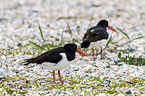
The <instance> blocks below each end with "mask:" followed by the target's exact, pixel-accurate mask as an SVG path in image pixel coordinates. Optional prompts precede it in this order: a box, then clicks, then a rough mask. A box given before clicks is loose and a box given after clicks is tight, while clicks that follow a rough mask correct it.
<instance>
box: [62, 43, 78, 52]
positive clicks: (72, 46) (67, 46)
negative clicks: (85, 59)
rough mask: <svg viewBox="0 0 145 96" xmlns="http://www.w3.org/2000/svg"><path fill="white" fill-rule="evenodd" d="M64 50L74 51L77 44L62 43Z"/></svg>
mask: <svg viewBox="0 0 145 96" xmlns="http://www.w3.org/2000/svg"><path fill="white" fill-rule="evenodd" d="M64 50H65V51H66V52H68V53H75V52H76V50H77V45H76V44H74V43H69V44H66V45H64Z"/></svg>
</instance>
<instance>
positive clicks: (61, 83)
mask: <svg viewBox="0 0 145 96" xmlns="http://www.w3.org/2000/svg"><path fill="white" fill-rule="evenodd" d="M58 75H59V78H60V81H61V84H63V83H64V82H63V80H62V78H61V75H60V70H58Z"/></svg>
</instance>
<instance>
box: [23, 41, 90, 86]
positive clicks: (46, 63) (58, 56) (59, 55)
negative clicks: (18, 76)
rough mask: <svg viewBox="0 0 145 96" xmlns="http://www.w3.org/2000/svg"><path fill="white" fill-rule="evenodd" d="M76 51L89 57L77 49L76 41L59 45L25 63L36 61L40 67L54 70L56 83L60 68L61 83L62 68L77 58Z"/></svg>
mask: <svg viewBox="0 0 145 96" xmlns="http://www.w3.org/2000/svg"><path fill="white" fill-rule="evenodd" d="M75 52H79V53H81V54H83V55H85V56H87V57H88V55H86V54H85V53H83V52H81V51H80V50H78V49H77V45H76V44H74V43H69V44H66V45H64V47H58V48H56V49H52V50H49V51H47V52H45V53H43V54H41V55H39V56H37V57H35V58H31V59H26V60H25V63H24V65H28V64H30V63H36V64H38V65H40V67H42V68H44V69H48V70H52V71H53V82H54V83H55V71H56V70H58V75H59V78H60V81H61V83H62V84H63V83H64V82H63V80H62V78H61V75H60V70H61V69H64V68H66V67H68V66H69V65H70V63H71V62H70V61H72V60H74V59H75Z"/></svg>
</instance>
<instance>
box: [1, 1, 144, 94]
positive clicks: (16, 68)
mask: <svg viewBox="0 0 145 96" xmlns="http://www.w3.org/2000/svg"><path fill="white" fill-rule="evenodd" d="M144 4H145V0H142V1H141V0H128V1H126V0H108V1H106V0H99V1H98V0H97V1H96V0H58V1H54V0H37V1H36V0H12V1H11V2H10V1H6V0H0V33H1V35H0V58H1V59H0V80H1V81H0V94H2V95H12V94H13V95H14V94H15V95H21V94H25V95H29V96H31V95H100V96H103V95H104V96H105V95H124V94H126V95H127V94H130V95H145V66H144V65H145V63H144V62H145V60H144V57H145V40H144V39H145V38H143V36H145V32H144V30H145V27H144V26H145V21H144V20H145V12H144V10H145V7H144ZM101 19H106V20H108V21H109V25H110V26H112V27H113V28H115V29H116V30H117V31H118V32H119V34H116V33H114V32H112V31H111V30H109V29H108V33H110V34H109V36H112V37H114V38H113V40H112V42H111V43H109V45H108V47H107V48H106V49H105V50H104V51H103V54H104V59H103V60H100V59H99V58H100V57H99V56H100V55H98V56H97V57H96V60H95V61H94V60H93V58H92V56H91V55H92V53H91V52H92V51H91V48H88V49H85V50H84V49H81V48H80V43H81V42H82V37H83V35H84V33H85V32H86V30H87V29H88V28H89V27H91V26H94V25H96V24H97V23H98V21H99V20H101ZM39 25H40V26H41V27H39ZM40 29H41V30H42V32H40ZM123 32H125V33H126V34H127V35H125V34H123ZM111 34H112V35H111ZM127 36H128V37H127ZM138 37H140V38H138ZM69 42H74V43H76V44H77V45H78V48H79V49H80V50H82V51H83V52H85V53H87V54H89V56H90V57H89V58H87V57H84V56H82V55H80V54H77V55H76V59H75V60H74V61H73V62H72V64H71V66H70V67H68V68H66V69H64V70H61V74H62V76H63V77H62V78H63V80H64V82H65V83H64V84H63V85H62V84H60V81H59V78H58V77H56V81H57V84H56V85H54V84H53V79H52V72H51V71H49V70H45V71H44V70H42V69H40V68H38V67H37V66H36V65H35V64H31V65H30V66H28V67H26V66H23V64H22V63H23V61H24V59H27V58H31V57H35V56H38V55H39V54H41V53H43V52H45V51H47V50H48V49H52V48H56V47H59V46H63V45H64V44H66V43H69ZM97 52H98V51H97ZM56 75H57V74H56Z"/></svg>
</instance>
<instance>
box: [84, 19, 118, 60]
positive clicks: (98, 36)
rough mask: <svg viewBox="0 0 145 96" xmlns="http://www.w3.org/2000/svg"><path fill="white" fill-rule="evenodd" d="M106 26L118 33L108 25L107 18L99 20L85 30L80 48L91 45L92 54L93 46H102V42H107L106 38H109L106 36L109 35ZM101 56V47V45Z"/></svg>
mask: <svg viewBox="0 0 145 96" xmlns="http://www.w3.org/2000/svg"><path fill="white" fill-rule="evenodd" d="M107 27H108V28H109V29H111V30H113V31H114V32H116V33H117V34H118V32H117V31H116V30H115V29H113V28H112V27H111V26H109V25H108V21H107V20H101V21H99V23H98V24H97V25H96V26H94V27H91V28H89V29H88V30H87V32H86V33H85V35H84V37H83V42H82V43H81V48H88V47H89V46H90V45H91V46H92V51H93V55H94V48H96V47H101V46H103V44H106V43H107V39H109V38H108V37H109V35H108V33H107V29H106V28H107ZM96 42H97V43H96ZM101 58H102V47H101Z"/></svg>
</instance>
